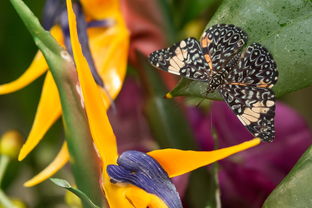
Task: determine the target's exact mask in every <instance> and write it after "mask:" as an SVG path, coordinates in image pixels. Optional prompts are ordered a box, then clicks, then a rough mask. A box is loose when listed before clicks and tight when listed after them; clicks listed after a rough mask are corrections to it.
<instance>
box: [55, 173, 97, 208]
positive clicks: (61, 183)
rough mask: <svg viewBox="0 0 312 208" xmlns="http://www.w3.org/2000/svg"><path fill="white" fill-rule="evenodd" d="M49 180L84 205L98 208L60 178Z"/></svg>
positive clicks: (79, 191) (84, 195)
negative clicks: (77, 198)
mask: <svg viewBox="0 0 312 208" xmlns="http://www.w3.org/2000/svg"><path fill="white" fill-rule="evenodd" d="M50 180H51V181H52V182H53V183H54V184H55V185H57V186H59V187H62V188H65V189H67V190H68V191H70V192H72V193H73V194H75V195H76V196H78V197H79V198H80V199H81V200H82V201H83V202H84V205H85V206H87V207H90V208H100V207H99V206H97V205H96V204H94V203H93V202H92V201H91V199H90V198H89V197H88V196H87V195H86V194H85V193H84V192H82V191H81V190H79V189H76V188H73V187H72V186H71V185H70V184H69V183H68V181H66V180H64V179H60V178H50Z"/></svg>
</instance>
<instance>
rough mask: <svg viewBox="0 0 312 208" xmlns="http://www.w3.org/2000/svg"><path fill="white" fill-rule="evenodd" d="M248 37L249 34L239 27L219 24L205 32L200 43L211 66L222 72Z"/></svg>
mask: <svg viewBox="0 0 312 208" xmlns="http://www.w3.org/2000/svg"><path fill="white" fill-rule="evenodd" d="M247 39H248V37H247V34H246V33H245V32H244V31H243V30H242V29H240V28H239V27H236V26H234V25H228V24H218V25H214V26H212V27H210V28H208V29H207V30H206V31H205V32H204V33H203V35H202V37H201V40H200V43H201V47H202V48H203V52H204V57H205V59H206V61H207V62H208V63H209V65H210V68H212V70H213V71H217V72H220V71H221V73H222V71H224V72H225V70H226V69H227V68H226V67H224V66H225V65H226V63H227V62H229V61H231V59H232V58H233V57H234V56H235V54H237V53H238V52H239V51H240V50H241V48H242V47H243V46H244V45H245V43H246V42H247Z"/></svg>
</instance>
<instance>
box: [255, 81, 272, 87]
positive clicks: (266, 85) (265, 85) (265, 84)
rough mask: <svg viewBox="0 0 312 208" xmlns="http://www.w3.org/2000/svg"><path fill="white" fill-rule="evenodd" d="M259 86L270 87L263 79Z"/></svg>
mask: <svg viewBox="0 0 312 208" xmlns="http://www.w3.org/2000/svg"><path fill="white" fill-rule="evenodd" d="M257 87H263V88H266V87H269V85H268V84H267V83H265V82H263V81H260V82H259V84H258V85H257Z"/></svg>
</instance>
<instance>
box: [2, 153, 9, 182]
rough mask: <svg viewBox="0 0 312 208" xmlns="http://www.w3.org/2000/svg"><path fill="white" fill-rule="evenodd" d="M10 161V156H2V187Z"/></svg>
mask: <svg viewBox="0 0 312 208" xmlns="http://www.w3.org/2000/svg"><path fill="white" fill-rule="evenodd" d="M9 162H10V157H9V156H7V155H1V156H0V187H1V182H2V179H3V176H4V173H5V170H6V169H7V167H8V164H9Z"/></svg>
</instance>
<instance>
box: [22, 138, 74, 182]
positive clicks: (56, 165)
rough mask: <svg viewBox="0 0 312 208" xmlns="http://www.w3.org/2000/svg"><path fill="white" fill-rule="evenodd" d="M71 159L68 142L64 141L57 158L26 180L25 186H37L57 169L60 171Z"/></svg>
mask: <svg viewBox="0 0 312 208" xmlns="http://www.w3.org/2000/svg"><path fill="white" fill-rule="evenodd" d="M68 160H69V153H68V149H67V143H66V142H64V144H63V146H62V148H61V150H60V151H59V153H58V154H57V156H56V158H55V159H54V160H53V161H52V162H51V163H50V165H49V166H48V167H46V168H45V169H44V170H42V171H41V172H40V173H39V174H37V175H36V176H35V177H33V178H32V179H30V180H28V181H26V182H25V183H24V186H26V187H31V186H35V185H37V184H39V183H41V182H42V181H45V180H47V179H48V178H50V177H51V176H53V175H54V174H55V173H56V172H57V171H59V170H60V169H61V168H62V167H63V166H64V165H65V164H66V163H67V162H68Z"/></svg>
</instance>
